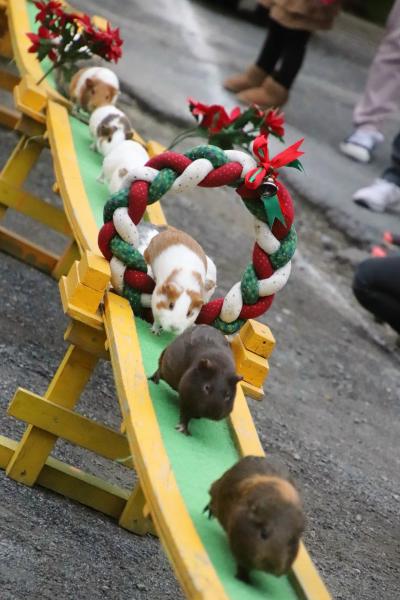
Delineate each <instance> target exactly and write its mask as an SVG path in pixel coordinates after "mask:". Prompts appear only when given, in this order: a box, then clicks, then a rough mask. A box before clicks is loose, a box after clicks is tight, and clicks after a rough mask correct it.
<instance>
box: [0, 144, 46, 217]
mask: <svg viewBox="0 0 400 600" xmlns="http://www.w3.org/2000/svg"><path fill="white" fill-rule="evenodd" d="M41 151H42V146H41V145H40V144H38V143H36V142H34V141H31V142H29V139H28V138H27V137H26V136H24V135H23V136H22V137H21V138H20V140H19V142H18V144H17V145H16V147H15V148H14V150H13V152H12V153H11V156H10V157H9V159H8V161H7V162H6V164H5V166H4V167H3V170H2V172H1V173H0V182H1V181H4V182H5V183H7V184H9V185H10V186H12V187H13V188H21V187H22V185H23V183H24V181H25V180H26V178H27V177H28V175H29V173H30V171H31V170H32V169H33V167H34V166H35V164H36V162H37V160H38V158H39V156H40V153H41ZM1 201H2V197H1V195H0V218H2V217H3V216H4V214H5V212H6V210H7V205H6V204H3V203H2V202H1Z"/></svg>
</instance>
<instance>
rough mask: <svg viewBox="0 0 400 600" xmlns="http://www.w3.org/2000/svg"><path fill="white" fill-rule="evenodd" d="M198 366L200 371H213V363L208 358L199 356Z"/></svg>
mask: <svg viewBox="0 0 400 600" xmlns="http://www.w3.org/2000/svg"><path fill="white" fill-rule="evenodd" d="M198 367H199V369H200V371H210V372H211V371H215V365H214V363H213V362H212V361H211V360H210V359H209V358H201V359H200V360H199V364H198Z"/></svg>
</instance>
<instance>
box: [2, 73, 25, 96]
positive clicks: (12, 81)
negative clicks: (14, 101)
mask: <svg viewBox="0 0 400 600" xmlns="http://www.w3.org/2000/svg"><path fill="white" fill-rule="evenodd" d="M20 81H21V77H20V76H19V75H15V74H14V73H11V71H6V70H5V69H0V88H2V89H3V90H7V91H8V92H12V91H13V89H14V88H15V86H16V85H18V83H19V82H20Z"/></svg>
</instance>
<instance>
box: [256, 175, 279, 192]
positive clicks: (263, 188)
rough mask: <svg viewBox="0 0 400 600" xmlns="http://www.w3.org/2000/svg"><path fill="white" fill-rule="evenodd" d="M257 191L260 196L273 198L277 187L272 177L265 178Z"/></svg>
mask: <svg viewBox="0 0 400 600" xmlns="http://www.w3.org/2000/svg"><path fill="white" fill-rule="evenodd" d="M258 189H259V190H260V196H275V195H276V193H277V191H278V186H277V185H276V183H275V181H274V179H273V177H267V178H266V179H264V181H263V182H262V184H261V185H260V187H259V188H258Z"/></svg>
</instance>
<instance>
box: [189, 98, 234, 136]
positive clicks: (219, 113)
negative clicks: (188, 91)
mask: <svg viewBox="0 0 400 600" xmlns="http://www.w3.org/2000/svg"><path fill="white" fill-rule="evenodd" d="M188 102H189V110H190V112H191V113H192V115H193V116H194V117H196V118H197V119H200V118H201V121H200V123H199V125H200V127H202V128H203V129H208V131H209V132H210V133H214V134H215V133H219V132H220V131H221V129H224V128H225V127H228V125H230V124H231V123H233V121H235V120H236V119H237V118H238V117H239V116H240V114H241V111H240V108H239V107H238V106H236V107H235V108H234V109H232V110H231V112H230V113H229V115H228V113H227V112H226V110H225V108H224V107H223V106H220V105H219V104H211V105H207V104H203V103H202V102H197V100H193V98H189V99H188Z"/></svg>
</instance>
